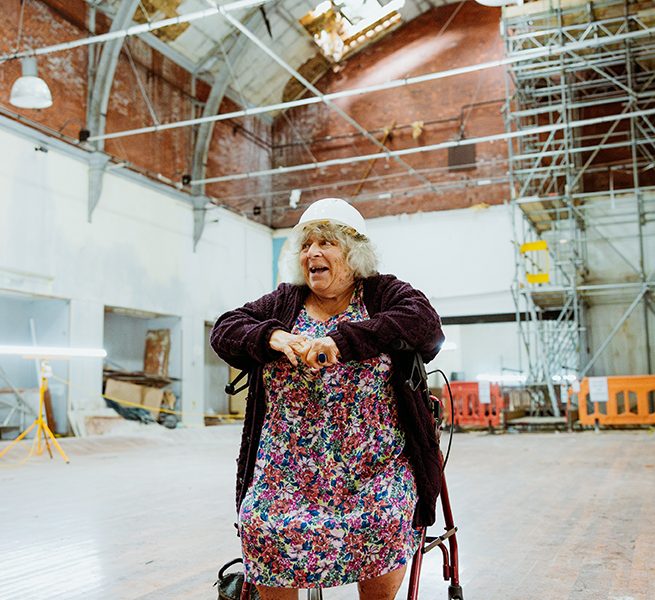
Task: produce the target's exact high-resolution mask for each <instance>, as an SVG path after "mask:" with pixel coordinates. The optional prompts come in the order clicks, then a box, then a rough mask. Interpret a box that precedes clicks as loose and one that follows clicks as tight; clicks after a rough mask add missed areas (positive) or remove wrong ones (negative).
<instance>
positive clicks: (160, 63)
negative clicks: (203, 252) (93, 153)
mask: <svg viewBox="0 0 655 600" xmlns="http://www.w3.org/2000/svg"><path fill="white" fill-rule="evenodd" d="M2 4H3V17H4V19H2V20H0V53H3V54H4V53H7V52H12V51H14V50H15V49H16V48H15V45H16V39H17V32H18V19H19V13H20V1H19V0H3V2H2ZM87 11H88V5H87V4H86V3H85V2H83V0H66V1H64V0H47V2H46V1H36V0H32V1H30V2H28V3H27V4H26V6H25V12H24V25H23V38H22V43H21V47H20V49H24V48H26V47H33V48H37V47H41V46H48V45H51V44H56V43H60V42H66V41H70V40H75V39H79V38H81V37H84V36H87V35H89V31H88V29H87ZM109 26H110V22H109V20H108V19H107V18H105V17H104V16H103V15H102V13H100V12H99V11H98V13H97V16H96V33H104V32H105V31H107V30H108V29H109ZM95 48H97V50H96V52H98V51H99V48H100V47H99V46H95ZM126 48H127V49H129V52H130V54H131V57H132V60H133V62H134V66H135V69H133V68H132V66H131V65H130V61H129V59H128V55H127V50H126ZM88 56H89V47H88V46H84V47H81V48H76V49H73V50H68V51H63V52H57V53H53V54H47V55H44V56H41V57H39V58H38V68H39V75H40V76H41V77H43V79H45V80H46V81H47V83H48V85H49V87H50V90H51V92H52V96H53V100H54V104H53V106H51V107H50V108H48V109H44V110H38V111H35V110H23V109H19V108H16V107H14V106H12V105H10V103H9V93H10V90H11V86H12V84H13V82H14V81H15V80H16V79H17V78H18V77H19V76H20V62H19V61H11V62H8V63H4V64H2V65H0V105H2V106H3V107H4V108H5V110H6V111H8V113H9V114H11V113H13V114H16V115H18V116H19V118H20V117H24V118H25V119H27V122H28V123H37V124H39V125H42V126H44V127H46V128H48V129H49V130H51V131H55V132H59V133H60V134H62V135H64V136H65V137H66V138H68V139H69V140H71V141H73V140H76V139H77V137H78V134H79V131H80V129H82V128H84V126H85V122H86V107H87V92H88V90H87V70H88ZM135 70H136V72H137V73H138V75H139V77H140V79H141V82H142V84H143V86H144V87H145V89H146V90H147V95H148V97H149V99H150V101H151V103H152V105H153V108H154V111H155V113H156V114H157V117H158V119H159V120H160V122H168V121H178V120H182V119H188V118H191V117H193V116H199V115H200V114H201V112H202V102H204V101H205V100H206V98H207V96H208V94H209V86H208V85H207V84H205V83H204V82H200V81H199V82H197V84H196V92H195V97H194V96H193V95H192V79H191V75H190V74H189V73H188V72H186V71H185V70H183V69H182V68H180V67H179V66H178V65H176V64H175V63H173V62H172V61H171V60H169V59H167V58H165V57H164V56H162V55H161V54H159V53H158V52H156V51H154V50H153V49H152V48H150V47H149V46H148V45H147V44H145V43H144V42H142V41H141V40H139V39H138V38H129V39H127V40H126V42H125V44H124V47H123V51H122V52H121V55H120V58H119V63H118V66H117V69H116V75H115V78H114V84H113V87H112V91H111V96H110V101H109V107H108V112H107V126H106V130H107V132H111V131H119V130H124V129H133V128H137V127H143V126H146V125H151V124H152V123H153V121H152V117H151V114H150V111H149V110H148V107H147V104H146V102H145V100H144V98H143V96H142V94H141V92H140V91H139V86H138V83H137V79H136V75H135ZM238 108H239V107H237V106H235V105H234V103H231V102H230V101H229V100H227V99H226V100H225V101H224V104H223V106H222V107H221V110H222V111H225V110H236V109H238ZM5 114H7V112H6V113H5ZM244 130H247V131H244ZM249 131H252V132H253V133H254V134H255V135H256V136H257V137H259V138H260V139H262V140H263V141H264V143H263V144H262V143H255V142H253V141H251V137H252V136H249V135H248V132H249ZM193 143H194V130H193V128H190V127H187V128H181V129H175V130H169V131H163V132H158V133H152V134H144V135H138V136H131V137H126V138H119V139H117V140H107V142H106V146H105V150H106V151H107V152H108V153H109V154H111V155H113V156H115V157H116V158H117V159H119V160H127V161H128V162H129V163H130V164H131V165H133V166H134V168H136V169H138V170H141V171H145V172H147V173H148V174H150V175H151V176H153V177H156V176H157V174H161V175H162V176H164V177H165V178H168V179H171V180H173V181H180V179H181V178H182V175H183V174H185V173H189V172H190V171H191V160H192V156H193ZM269 148H270V125H267V124H265V123H264V122H262V121H260V120H256V121H255V120H254V119H251V120H249V121H239V122H236V121H235V122H234V123H232V122H230V123H222V124H219V125H218V126H216V127H215V129H214V134H213V137H212V142H211V145H210V152H209V157H208V173H207V174H208V176H210V175H217V174H222V173H225V172H235V171H241V170H244V169H245V170H252V169H259V168H267V167H269V166H270V150H269ZM266 186H267V183H266V182H253V183H252V184H251V185H250V187H251V188H252V189H253V190H260V189H266ZM242 188H243V186H241V187H238V186H230V187H229V188H228V189H229V191H230V192H231V193H235V192H237V191H241V189H242ZM213 191H214V190H212V188H211V186H210V188H209V189H208V192H209V193H213ZM218 191H220V190H218ZM241 204H242V203H240V202H234V205H235V207H236V209H237V210H241ZM249 204H250V205H251V204H252V203H249ZM250 205H249V207H248V210H249V214H250V213H251V206H250Z"/></svg>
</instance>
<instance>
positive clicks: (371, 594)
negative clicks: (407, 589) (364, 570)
mask: <svg viewBox="0 0 655 600" xmlns="http://www.w3.org/2000/svg"><path fill="white" fill-rule="evenodd" d="M406 570H407V567H400V569H396V570H395V571H391V572H390V573H385V574H384V575H380V576H379V577H373V578H372V579H365V580H364V581H360V582H359V583H358V584H357V589H358V590H359V600H393V599H394V598H395V597H396V593H397V592H398V588H400V585H401V584H402V582H403V577H404V576H405V571H406Z"/></svg>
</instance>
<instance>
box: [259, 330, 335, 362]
mask: <svg viewBox="0 0 655 600" xmlns="http://www.w3.org/2000/svg"><path fill="white" fill-rule="evenodd" d="M269 346H270V347H271V348H272V349H273V350H277V351H278V352H282V353H283V354H284V355H285V356H286V357H287V358H288V359H289V362H290V363H291V364H292V365H294V366H298V359H300V360H301V361H302V362H303V363H305V364H306V365H307V366H308V367H310V368H311V369H320V368H321V367H329V366H331V365H335V364H337V363H338V362H339V349H338V348H337V345H336V344H335V343H334V340H333V339H332V338H331V337H329V336H326V337H321V338H308V337H305V336H304V335H296V334H293V333H289V332H287V331H284V330H282V329H276V330H275V331H274V332H273V333H272V334H271V339H270V341H269ZM320 354H324V355H325V361H323V362H319V360H318V358H319V355H320Z"/></svg>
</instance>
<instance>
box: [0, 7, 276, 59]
mask: <svg viewBox="0 0 655 600" xmlns="http://www.w3.org/2000/svg"><path fill="white" fill-rule="evenodd" d="M271 1H272V0H236V1H235V2H228V3H227V4H224V5H223V6H221V7H211V8H207V9H205V10H198V11H195V12H191V13H187V14H186V15H178V16H177V17H171V18H169V19H162V20H161V21H153V22H152V23H143V24H142V25H132V26H131V27H127V28H124V29H120V30H116V31H110V32H108V33H103V34H101V35H93V36H90V37H85V38H81V39H79V40H72V41H70V42H63V43H61V44H54V45H52V46H43V47H42V48H31V49H29V50H23V51H21V52H11V53H9V54H3V55H2V56H0V63H3V62H6V61H8V60H15V59H17V58H25V57H27V56H40V55H42V54H52V53H53V52H61V51H63V50H72V49H73V48H79V47H80V46H89V45H91V44H101V43H103V42H109V41H111V40H115V39H118V38H121V39H122V38H125V37H128V36H132V35H139V34H142V33H148V32H150V31H154V30H156V29H162V28H163V27H170V26H171V25H179V24H180V23H191V22H192V21H197V20H199V19H206V18H207V17H212V16H214V15H217V14H219V13H221V12H231V11H234V10H241V9H243V8H248V7H250V6H260V5H261V4H266V3H268V2H271Z"/></svg>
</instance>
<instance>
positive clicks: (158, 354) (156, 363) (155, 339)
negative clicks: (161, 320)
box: [143, 329, 171, 377]
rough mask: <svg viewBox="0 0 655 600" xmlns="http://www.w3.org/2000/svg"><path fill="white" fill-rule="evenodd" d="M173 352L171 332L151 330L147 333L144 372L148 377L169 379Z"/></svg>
mask: <svg viewBox="0 0 655 600" xmlns="http://www.w3.org/2000/svg"><path fill="white" fill-rule="evenodd" d="M170 351H171V330H170V329H150V330H148V332H147V333H146V349H145V355H144V358H143V371H144V373H147V374H148V375H158V376H159V377H168V357H169V354H170Z"/></svg>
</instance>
